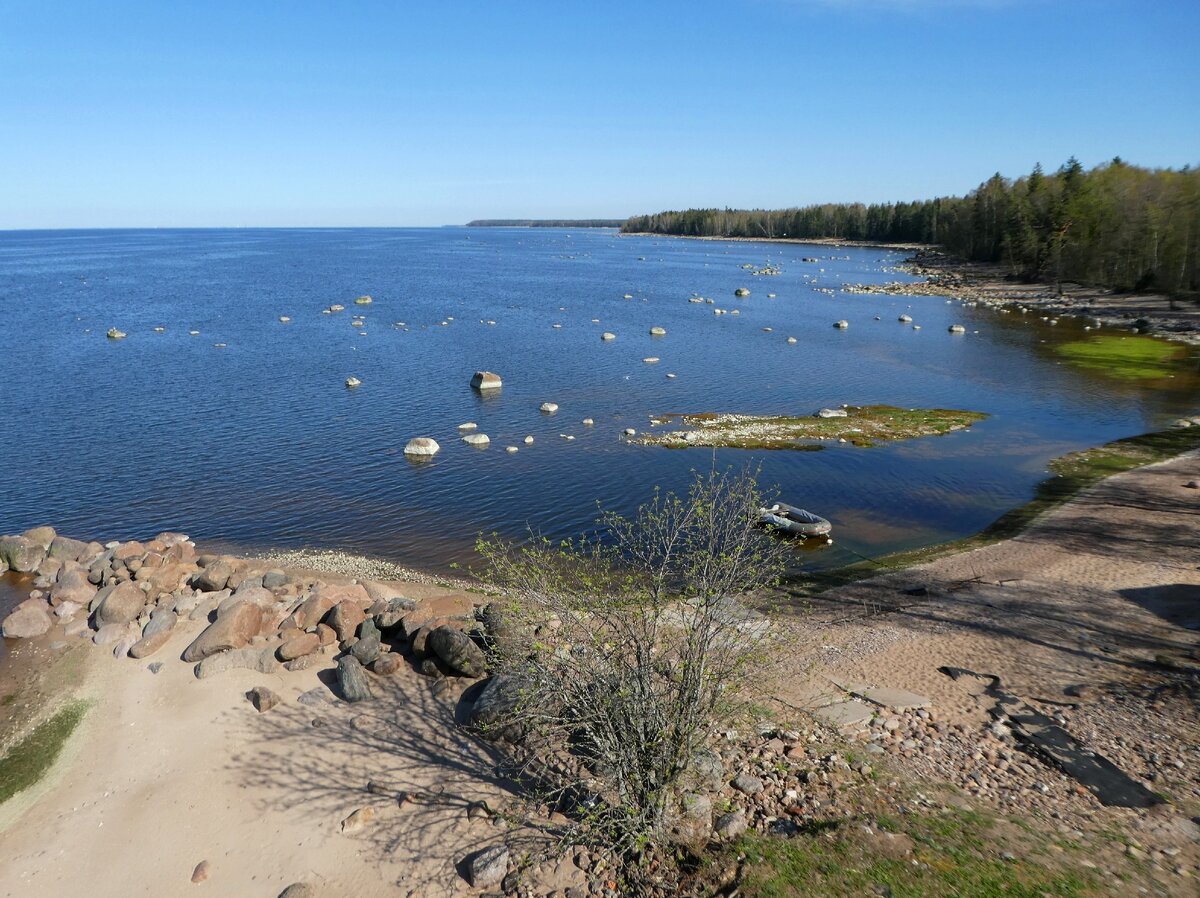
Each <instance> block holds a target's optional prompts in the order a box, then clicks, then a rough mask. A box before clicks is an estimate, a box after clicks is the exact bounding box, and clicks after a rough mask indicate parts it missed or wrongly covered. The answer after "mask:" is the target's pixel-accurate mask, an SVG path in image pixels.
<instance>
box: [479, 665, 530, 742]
mask: <svg viewBox="0 0 1200 898" xmlns="http://www.w3.org/2000/svg"><path fill="white" fill-rule="evenodd" d="M522 694H523V692H522V686H521V683H520V681H518V680H517V679H516V678H515V677H513V676H512V675H511V674H497V675H496V676H494V677H492V678H491V679H490V680H488V681H487V682H486V683H485V684H484V686H483V689H482V690H480V692H479V695H478V696H477V697H476V699H475V705H474V707H472V708H471V713H470V716H469V717H468V722H469V723H470V725H471V726H473V727H475V728H476V729H478V730H479V731H480V732H481V733H482V734H483V735H484V736H486V737H487V738H489V739H509V740H511V741H514V742H515V741H517V740H518V738H519V737H520V734H521V727H520V725H519V724H518V723H517V721H516V713H517V708H518V706H519V705H520V702H521V698H522Z"/></svg>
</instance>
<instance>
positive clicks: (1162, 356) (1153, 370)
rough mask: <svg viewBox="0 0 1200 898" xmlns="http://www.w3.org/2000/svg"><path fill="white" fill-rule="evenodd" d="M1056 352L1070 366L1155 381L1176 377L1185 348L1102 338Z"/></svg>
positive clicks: (1066, 345) (1146, 340) (1125, 338)
mask: <svg viewBox="0 0 1200 898" xmlns="http://www.w3.org/2000/svg"><path fill="white" fill-rule="evenodd" d="M1057 352H1058V354H1059V355H1061V356H1062V357H1063V358H1065V359H1066V360H1067V361H1069V362H1070V363H1071V364H1073V365H1076V366H1077V367H1080V368H1086V369H1087V370H1089V371H1096V372H1099V373H1100V374H1106V375H1108V376H1109V377H1118V378H1121V379H1123V380H1156V379H1158V378H1162V377H1166V376H1168V375H1170V374H1173V373H1175V372H1176V371H1177V370H1178V368H1179V362H1180V361H1181V360H1182V359H1183V358H1185V357H1186V356H1187V355H1188V348H1187V347H1186V346H1181V345H1179V344H1178V343H1168V342H1166V341H1165V340H1156V339H1155V338H1154V337H1140V336H1136V335H1134V334H1130V335H1127V336H1121V335H1117V334H1105V335H1103V336H1095V337H1090V338H1089V339H1087V340H1079V341H1076V342H1074V343H1064V344H1063V345H1061V346H1059V347H1057Z"/></svg>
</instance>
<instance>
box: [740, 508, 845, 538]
mask: <svg viewBox="0 0 1200 898" xmlns="http://www.w3.org/2000/svg"><path fill="white" fill-rule="evenodd" d="M758 522H759V523H760V524H762V525H763V526H764V527H775V528H777V529H779V530H782V531H783V532H784V533H791V534H794V535H795V536H803V537H810V536H828V535H829V531H830V530H832V529H833V525H832V524H831V523H829V522H828V521H827V520H825V519H824V518H823V517H821V516H820V515H815V514H813V513H812V512H811V511H805V510H804V509H803V508H796V506H794V505H788V504H787V503H786V502H775V503H774V504H772V505H771V506H769V507H767V508H760V509H759V510H758Z"/></svg>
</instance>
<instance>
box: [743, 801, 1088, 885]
mask: <svg viewBox="0 0 1200 898" xmlns="http://www.w3.org/2000/svg"><path fill="white" fill-rule="evenodd" d="M875 828H876V830H878V831H883V832H887V833H893V834H897V835H896V838H894V839H888V838H887V837H886V836H883V835H880V834H878V833H877V834H875V835H868V834H867V832H866V831H865V829H864V828H863V827H862V826H861V825H859V824H857V823H853V822H851V823H847V824H844V825H842V826H840V827H837V828H836V829H826V830H825V831H824V832H822V833H821V834H819V835H818V834H812V833H802V834H801V835H798V836H796V837H794V838H790V839H784V838H778V837H776V838H772V837H769V836H758V835H753V836H748V837H745V838H743V839H742V840H741V841H740V842H738V843H737V844H736V845H735V846H733V850H736V851H737V852H742V853H744V854H745V855H746V865H745V868H744V878H743V881H742V884H741V887H740V889H739V893H740V894H741V895H744V896H746V898H807V896H809V895H821V896H829V898H841V896H846V898H849V896H855V898H857V896H862V895H890V896H892V898H937V896H945V898H951V896H953V898H991V896H997V898H998V896H1004V898H1039V896H1060V898H1074V896H1080V895H1084V894H1088V893H1089V891H1090V889H1091V888H1092V887H1093V886H1094V882H1093V880H1092V878H1091V877H1090V876H1084V875H1081V874H1079V873H1075V872H1069V871H1062V870H1052V869H1050V868H1048V867H1044V866H1042V865H1041V864H1038V863H1036V862H1032V861H1030V860H1028V856H1029V853H1030V852H1029V846H1024V847H1022V846H1017V845H1012V846H1008V847H1009V848H1010V850H1011V851H1012V853H1013V854H1014V855H1016V859H1015V860H1004V859H1002V858H1001V856H1000V850H1001V847H1003V846H1002V844H1001V841H1002V840H998V839H997V838H996V834H995V833H994V832H993V831H992V821H991V820H989V819H988V818H987V817H985V816H984V815H981V814H976V813H969V812H954V813H948V814H945V815H941V816H932V815H931V816H922V815H911V816H908V817H905V818H904V820H903V821H897V820H894V819H891V820H886V821H883V820H881V821H879V822H878V825H877V826H876V827H875ZM897 842H900V843H902V844H904V845H906V846H911V852H910V853H908V854H903V853H901V852H900V851H898V850H896V843H897ZM914 861H915V862H916V863H914Z"/></svg>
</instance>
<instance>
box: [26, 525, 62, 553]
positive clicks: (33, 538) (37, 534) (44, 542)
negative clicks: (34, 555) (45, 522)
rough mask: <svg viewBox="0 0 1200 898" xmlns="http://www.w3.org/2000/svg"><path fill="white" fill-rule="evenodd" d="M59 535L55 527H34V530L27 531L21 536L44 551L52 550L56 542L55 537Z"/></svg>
mask: <svg viewBox="0 0 1200 898" xmlns="http://www.w3.org/2000/svg"><path fill="white" fill-rule="evenodd" d="M57 535H58V534H57V533H55V532H54V528H53V527H34V528H33V529H32V530H26V531H25V532H24V533H22V534H21V536H23V537H25V539H27V540H29V541H30V542H31V543H36V544H37V545H39V546H41V547H42V551H46V550H48V549H49V548H50V544H51V543H52V542H54V537H56V536H57Z"/></svg>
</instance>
